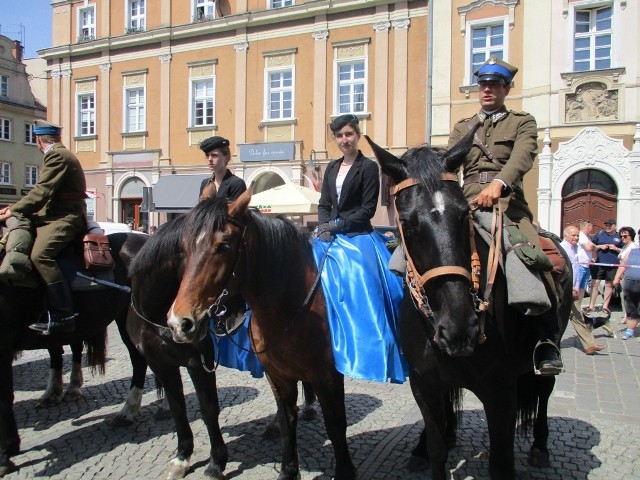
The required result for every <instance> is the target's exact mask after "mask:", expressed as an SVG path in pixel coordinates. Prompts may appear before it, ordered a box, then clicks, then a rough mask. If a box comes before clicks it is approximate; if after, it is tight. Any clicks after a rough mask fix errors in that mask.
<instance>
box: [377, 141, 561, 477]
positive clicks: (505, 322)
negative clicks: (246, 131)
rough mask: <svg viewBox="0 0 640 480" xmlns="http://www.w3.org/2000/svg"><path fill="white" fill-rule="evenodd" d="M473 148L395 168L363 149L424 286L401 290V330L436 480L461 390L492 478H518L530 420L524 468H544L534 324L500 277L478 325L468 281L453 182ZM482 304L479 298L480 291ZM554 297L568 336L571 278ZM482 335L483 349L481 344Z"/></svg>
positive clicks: (543, 413) (425, 155)
mask: <svg viewBox="0 0 640 480" xmlns="http://www.w3.org/2000/svg"><path fill="white" fill-rule="evenodd" d="M472 141H473V132H470V133H469V134H468V135H467V137H466V138H464V139H463V140H461V141H460V142H459V143H458V145H456V146H455V147H453V148H452V149H451V150H449V151H448V152H445V151H443V150H434V149H432V148H430V147H428V146H423V147H420V148H415V149H411V150H409V151H407V152H406V153H405V154H404V155H403V156H402V157H401V158H400V159H397V158H396V157H394V156H393V155H392V154H390V153H389V152H387V151H386V150H384V149H382V148H380V147H378V146H377V145H375V144H374V143H373V142H371V140H369V142H370V143H371V145H372V147H373V149H374V152H375V155H376V157H377V159H378V161H379V163H380V165H381V168H382V171H383V172H384V173H386V174H387V175H389V176H390V177H391V178H392V179H393V181H394V182H395V183H396V185H397V186H396V190H395V206H396V214H397V223H398V228H399V230H402V233H403V236H404V242H405V243H404V245H405V252H406V253H407V256H408V258H410V259H411V261H412V263H413V267H414V268H415V272H416V275H417V277H420V282H416V283H421V284H422V285H420V286H418V288H417V290H416V292H417V298H414V297H412V293H411V292H410V288H407V287H405V295H404V299H403V304H402V309H401V319H400V325H399V330H400V340H401V343H402V348H403V351H404V353H405V355H406V357H407V360H408V362H409V364H410V366H411V374H410V382H411V388H412V391H413V394H414V397H415V399H416V401H417V403H418V405H419V407H420V410H421V412H422V415H423V417H424V422H425V430H426V446H427V451H428V455H429V458H430V461H431V468H432V472H433V478H434V479H435V480H442V479H445V478H446V471H445V462H446V460H447V456H448V448H449V447H450V446H451V444H452V443H453V442H454V441H455V436H452V429H454V428H455V426H456V419H455V416H454V415H453V414H452V409H451V407H452V405H455V404H456V401H457V400H459V399H460V390H459V389H460V388H467V389H469V390H471V391H473V392H474V393H475V394H476V396H477V397H478V398H479V399H480V400H481V401H482V403H483V405H484V409H485V413H486V416H487V422H488V428H489V438H490V459H489V471H490V475H491V478H492V479H500V480H505V479H513V478H514V477H515V469H514V454H513V446H514V436H515V431H516V425H517V421H518V420H520V421H522V423H523V425H527V424H529V423H531V422H534V421H535V423H534V442H533V446H532V449H531V454H530V461H533V462H539V463H544V462H545V460H546V461H547V462H548V450H547V446H546V443H547V437H548V427H547V402H548V398H549V396H550V395H551V392H552V390H553V386H554V382H555V379H554V377H552V376H536V375H534V374H533V362H532V357H533V349H534V346H535V344H536V342H537V340H538V338H539V336H538V332H537V329H536V326H535V320H534V319H531V318H526V317H524V316H523V315H522V314H521V313H520V312H519V311H518V310H516V309H514V308H512V307H510V306H509V305H508V304H507V296H506V281H505V277H504V275H503V274H502V272H501V270H500V269H498V272H497V275H496V279H495V283H494V287H493V295H492V296H491V297H490V298H489V303H490V308H489V310H488V312H487V314H486V318H484V319H482V321H484V325H482V321H481V315H479V314H478V311H477V310H476V307H478V305H479V304H478V302H477V297H476V296H475V295H474V294H473V293H474V292H473V291H472V284H471V279H472V278H473V277H472V276H471V272H470V270H471V268H470V267H471V254H472V247H471V245H472V241H471V239H472V236H471V235H470V232H473V230H470V225H469V222H470V215H469V211H470V207H469V203H468V202H467V200H466V199H465V196H464V194H463V192H462V189H461V187H460V184H459V182H458V181H457V177H456V175H454V172H456V171H457V170H458V168H459V167H460V165H461V164H462V161H463V159H464V156H465V154H466V152H467V151H468V150H469V149H470V148H471V144H472ZM473 240H474V243H475V244H476V245H477V249H478V253H479V255H480V259H481V264H482V266H483V270H482V282H481V285H486V280H487V271H486V268H484V266H486V265H487V255H488V247H487V246H486V244H485V243H484V242H483V241H482V240H481V239H480V237H478V236H477V234H475V235H474V237H473ZM560 251H561V252H563V249H562V248H560ZM478 295H479V296H480V297H482V296H483V291H480V292H478ZM560 297H561V298H560V301H559V302H558V304H559V309H560V312H559V313H560V315H561V318H562V319H563V321H564V326H563V327H562V331H564V328H565V327H566V323H567V321H568V318H569V311H570V306H571V277H570V272H568V273H567V272H565V275H564V277H563V278H562V280H561V290H560ZM414 300H415V303H414ZM420 302H422V303H423V304H422V307H420ZM483 329H484V334H485V337H486V341H484V342H480V341H479V337H480V333H481V332H482V330H483Z"/></svg>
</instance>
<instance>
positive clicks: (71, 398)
mask: <svg viewBox="0 0 640 480" xmlns="http://www.w3.org/2000/svg"><path fill="white" fill-rule="evenodd" d="M83 397H84V395H83V394H82V391H81V390H68V391H66V392H65V393H64V397H62V399H63V400H64V401H65V402H77V401H78V400H80V399H82V398H83Z"/></svg>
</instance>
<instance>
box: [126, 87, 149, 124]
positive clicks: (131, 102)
mask: <svg viewBox="0 0 640 480" xmlns="http://www.w3.org/2000/svg"><path fill="white" fill-rule="evenodd" d="M125 102H126V105H125V115H126V118H125V131H126V132H144V130H145V128H146V125H145V123H146V117H145V102H144V88H128V89H126V90H125Z"/></svg>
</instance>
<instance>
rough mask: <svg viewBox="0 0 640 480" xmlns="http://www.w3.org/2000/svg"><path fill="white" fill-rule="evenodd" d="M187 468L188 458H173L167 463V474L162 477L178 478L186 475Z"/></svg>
mask: <svg viewBox="0 0 640 480" xmlns="http://www.w3.org/2000/svg"><path fill="white" fill-rule="evenodd" d="M189 468H190V465H189V460H180V459H179V458H174V459H173V460H171V461H170V462H169V464H168V465H167V475H166V476H165V477H164V478H165V480H179V479H181V478H184V477H185V476H186V475H187V473H188V472H189Z"/></svg>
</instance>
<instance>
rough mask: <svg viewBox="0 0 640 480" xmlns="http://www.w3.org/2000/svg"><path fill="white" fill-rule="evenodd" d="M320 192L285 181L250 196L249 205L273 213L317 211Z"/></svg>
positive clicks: (294, 213)
mask: <svg viewBox="0 0 640 480" xmlns="http://www.w3.org/2000/svg"><path fill="white" fill-rule="evenodd" d="M319 201H320V192H316V191H315V190H311V189H310V188H307V187H302V186H300V185H296V184H294V183H285V184H284V185H279V186H277V187H274V188H270V189H269V190H265V191H264V192H260V193H256V194H255V195H253V196H252V197H251V202H250V203H249V206H250V207H255V208H257V209H258V210H260V211H261V212H262V213H268V214H269V213H270V214H274V215H308V214H313V213H317V212H318V202H319Z"/></svg>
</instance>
